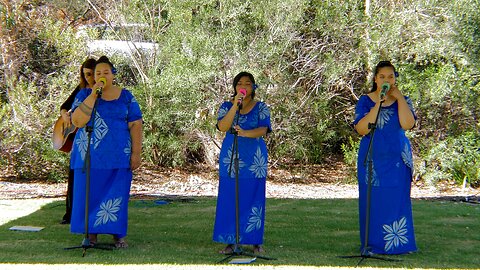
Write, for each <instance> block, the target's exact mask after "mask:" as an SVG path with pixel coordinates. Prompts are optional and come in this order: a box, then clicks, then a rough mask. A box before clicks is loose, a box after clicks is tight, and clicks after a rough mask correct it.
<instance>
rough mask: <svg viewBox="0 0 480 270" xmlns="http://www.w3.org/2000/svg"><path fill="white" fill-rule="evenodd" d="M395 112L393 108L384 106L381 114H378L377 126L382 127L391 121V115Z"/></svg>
mask: <svg viewBox="0 0 480 270" xmlns="http://www.w3.org/2000/svg"><path fill="white" fill-rule="evenodd" d="M393 114H394V111H393V110H391V109H386V108H382V109H381V110H380V115H379V116H378V122H377V127H378V128H380V129H382V128H383V126H384V125H385V124H387V122H388V121H390V117H391V116H392V115H393Z"/></svg>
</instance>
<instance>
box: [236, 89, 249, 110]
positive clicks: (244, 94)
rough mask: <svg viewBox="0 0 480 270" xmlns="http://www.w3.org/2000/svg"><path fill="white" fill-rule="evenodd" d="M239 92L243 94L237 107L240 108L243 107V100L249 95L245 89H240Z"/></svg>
mask: <svg viewBox="0 0 480 270" xmlns="http://www.w3.org/2000/svg"><path fill="white" fill-rule="evenodd" d="M238 92H239V93H240V94H242V97H241V98H240V100H239V101H238V103H237V105H238V106H241V105H242V102H243V98H244V97H245V96H246V95H247V89H245V88H240V89H238Z"/></svg>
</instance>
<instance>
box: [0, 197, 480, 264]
mask: <svg viewBox="0 0 480 270" xmlns="http://www.w3.org/2000/svg"><path fill="white" fill-rule="evenodd" d="M215 203H216V199H215V198H189V199H183V200H172V201H171V202H170V203H169V204H166V205H157V204H155V202H154V201H153V200H132V201H131V202H130V210H129V211H130V212H129V213H130V219H129V234H128V236H127V241H128V243H129V245H130V246H129V248H128V249H125V250H113V251H107V250H99V249H88V250H87V254H86V256H85V257H82V250H81V249H76V250H63V248H65V247H70V246H76V245H80V244H81V242H82V239H83V235H73V234H71V233H70V232H69V226H68V225H60V224H58V221H59V220H60V217H61V216H62V215H63V211H64V202H63V201H57V202H53V203H50V204H48V205H46V206H45V207H43V208H42V209H41V210H39V211H37V212H35V213H33V214H31V215H29V216H26V217H22V218H20V219H17V220H14V221H11V222H9V223H7V224H4V225H3V226H0V263H47V264H54V263H55V264H56V263H59V264H62V263H97V264H155V263H172V264H215V263H216V262H217V261H219V260H221V259H223V258H224V256H223V255H220V254H218V253H217V251H218V250H219V249H221V248H223V245H220V244H218V243H214V242H212V240H211V237H212V229H213V221H214V214H215ZM413 207H414V222H415V230H416V239H417V245H418V248H419V252H418V253H415V254H410V255H401V256H390V257H391V258H395V259H400V260H401V261H399V262H386V261H378V260H374V259H367V260H366V261H364V262H363V263H362V266H371V267H399V268H479V267H480V205H478V204H468V203H459V202H447V201H425V200H414V203H413ZM357 212H358V211H357V201H356V200H352V199H329V200H296V199H295V200H294V199H268V200H267V217H266V224H265V249H266V251H267V253H266V254H265V256H269V257H273V258H277V260H273V261H266V260H260V259H258V260H257V262H255V263H254V264H271V265H315V266H355V265H356V264H357V262H358V259H344V258H339V257H338V256H343V255H358V254H359V245H360V241H359V233H358V224H357V222H358V221H357V218H358V213H357ZM14 225H31V226H42V227H45V229H43V230H42V231H40V232H19V231H10V230H9V229H8V228H10V227H11V226H14ZM99 242H100V243H111V242H112V240H111V236H109V235H100V236H99ZM245 250H247V251H248V249H247V248H245Z"/></svg>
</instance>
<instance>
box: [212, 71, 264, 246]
mask: <svg viewBox="0 0 480 270" xmlns="http://www.w3.org/2000/svg"><path fill="white" fill-rule="evenodd" d="M233 89H234V94H233V96H232V99H231V100H229V101H226V102H224V103H223V104H222V105H221V106H220V109H219V111H218V121H217V128H218V129H219V130H220V131H223V132H226V135H225V139H224V140H223V143H222V148H221V150H220V157H219V163H220V164H219V175H220V183H219V187H218V199H217V210H216V215H215V226H214V231H213V240H214V241H216V242H220V243H224V244H227V246H226V247H225V248H224V249H222V250H220V253H223V254H230V253H232V252H234V244H235V243H236V216H235V210H236V208H235V166H234V156H233V155H234V154H235V153H234V152H235V151H234V149H233V142H234V133H235V132H236V133H237V134H238V154H239V162H238V164H239V172H238V173H239V234H240V235H239V239H240V241H239V244H246V245H253V251H254V252H256V253H258V252H263V251H264V250H263V248H262V246H261V245H262V244H263V232H264V221H265V185H266V177H267V161H268V153H267V147H266V144H265V141H264V140H263V138H262V137H263V136H265V135H266V134H267V133H269V132H271V131H272V129H271V126H270V111H269V109H268V107H267V105H266V104H265V103H263V102H260V101H256V100H255V89H256V85H255V79H254V77H253V75H252V74H250V73H248V72H241V73H239V74H238V75H237V76H235V78H234V80H233ZM240 104H241V107H240ZM238 110H239V113H238V114H237V111H238Z"/></svg>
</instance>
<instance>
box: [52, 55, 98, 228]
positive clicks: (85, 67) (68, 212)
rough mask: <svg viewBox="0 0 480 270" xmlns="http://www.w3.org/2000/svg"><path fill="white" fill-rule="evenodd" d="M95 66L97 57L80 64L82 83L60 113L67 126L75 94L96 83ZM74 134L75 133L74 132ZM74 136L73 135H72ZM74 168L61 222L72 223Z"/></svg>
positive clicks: (70, 122) (69, 176) (69, 181)
mask: <svg viewBox="0 0 480 270" xmlns="http://www.w3.org/2000/svg"><path fill="white" fill-rule="evenodd" d="M94 68H95V59H93V58H89V59H87V60H85V62H83V64H82V65H81V66H80V83H79V84H78V85H77V87H76V88H75V90H73V92H72V93H71V94H70V96H69V97H68V98H67V100H65V102H63V104H62V106H60V114H61V116H62V119H63V122H64V123H65V124H66V126H67V127H70V125H71V124H72V120H71V118H70V115H71V112H70V108H71V107H72V104H73V101H74V100H75V96H76V95H77V94H78V92H80V89H83V88H92V87H93V85H94V84H95V76H94V74H93V70H94ZM72 136H73V134H72ZM72 138H73V137H72ZM73 177H74V175H73V170H72V169H70V170H69V172H68V185H67V198H66V200H65V215H63V218H62V221H61V222H60V223H61V224H70V219H71V217H72V204H73V183H74V180H73V179H74V178H73Z"/></svg>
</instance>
